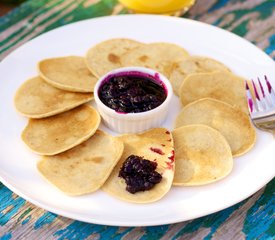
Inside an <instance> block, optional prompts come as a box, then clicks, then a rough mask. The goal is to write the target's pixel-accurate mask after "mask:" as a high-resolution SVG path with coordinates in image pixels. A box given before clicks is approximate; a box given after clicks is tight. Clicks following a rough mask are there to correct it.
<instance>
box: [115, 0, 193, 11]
mask: <svg viewBox="0 0 275 240" xmlns="http://www.w3.org/2000/svg"><path fill="white" fill-rule="evenodd" d="M119 1H120V2H121V3H122V4H123V5H124V6H125V7H127V8H129V9H131V10H134V11H135V12H139V13H172V12H176V11H178V10H181V9H184V8H189V7H191V6H192V5H193V4H194V2H195V0H119Z"/></svg>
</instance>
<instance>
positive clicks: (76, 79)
mask: <svg viewBox="0 0 275 240" xmlns="http://www.w3.org/2000/svg"><path fill="white" fill-rule="evenodd" d="M38 70H39V74H40V76H41V77H42V78H43V79H44V80H45V81H46V82H48V83H49V84H51V85H53V86H54V87H56V88H59V89H63V90H67V91H71V92H93V91H94V86H95V84H96V82H97V77H95V76H94V75H93V74H92V73H91V72H90V71H89V70H88V68H87V66H86V63H85V59H84V58H83V57H77V56H69V57H60V58H50V59H45V60H43V61H40V62H39V63H38Z"/></svg>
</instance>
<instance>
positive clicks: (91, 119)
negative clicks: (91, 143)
mask: <svg viewBox="0 0 275 240" xmlns="http://www.w3.org/2000/svg"><path fill="white" fill-rule="evenodd" d="M99 124H100V115H99V113H98V112H97V111H96V110H95V109H94V108H92V107H89V106H87V105H82V106H79V107H77V108H75V109H72V110H70V111H67V112H64V113H60V114H58V115H55V116H52V117H47V118H42V119H30V120H29V122H28V125H27V126H26V128H25V129H24V131H23V133H22V140H23V141H24V142H25V143H26V144H27V146H29V147H30V149H31V150H32V151H34V152H36V153H38V154H40V155H55V154H58V153H61V152H64V151H66V150H68V149H70V148H73V147H74V146H76V145H78V144H80V143H82V142H84V141H85V140H87V139H88V138H89V137H91V136H92V135H93V134H94V133H95V131H96V130H97V128H98V126H99Z"/></svg>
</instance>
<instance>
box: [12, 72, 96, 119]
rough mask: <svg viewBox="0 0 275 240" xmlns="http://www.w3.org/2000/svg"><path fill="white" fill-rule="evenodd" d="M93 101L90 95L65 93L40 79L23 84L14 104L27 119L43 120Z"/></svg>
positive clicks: (33, 79)
mask: <svg viewBox="0 0 275 240" xmlns="http://www.w3.org/2000/svg"><path fill="white" fill-rule="evenodd" d="M92 99H93V94H92V93H74V92H67V91H64V90H61V89H58V88H55V87H53V86H51V85H50V84H48V83H46V82H45V81H44V80H43V79H42V78H40V77H34V78H32V79H30V80H27V81H26V82H24V83H23V84H22V85H21V87H20V88H19V89H18V90H17V92H16V95H15V98H14V104H15V107H16V109H17V111H18V112H19V113H21V114H22V115H24V116H26V117H29V118H44V117H49V116H53V115H56V114H58V113H62V112H65V111H68V110H70V109H72V108H75V107H77V106H79V105H81V104H83V103H86V102H89V101H90V100H92Z"/></svg>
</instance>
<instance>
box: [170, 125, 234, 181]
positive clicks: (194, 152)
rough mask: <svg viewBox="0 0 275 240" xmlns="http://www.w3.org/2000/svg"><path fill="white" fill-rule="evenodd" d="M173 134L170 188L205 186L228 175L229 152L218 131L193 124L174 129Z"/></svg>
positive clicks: (230, 162) (231, 160)
mask: <svg viewBox="0 0 275 240" xmlns="http://www.w3.org/2000/svg"><path fill="white" fill-rule="evenodd" d="M172 134H173V139H174V144H175V176H174V180H173V185H180V186H197V185H204V184H208V183H212V182H215V181H218V180H220V179H222V178H224V177H225V176H227V175H228V174H229V173H230V172H231V170H232V167H233V158H232V154H231V149H230V146H229V144H228V142H227V141H226V139H225V138H224V136H222V135H221V134H220V133H219V132H218V131H217V130H215V129H213V128H211V127H208V126H206V125H199V124H196V125H188V126H183V127H180V128H177V129H175V130H174V131H173V132H172Z"/></svg>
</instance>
